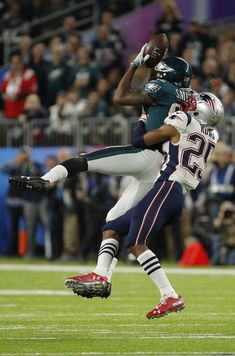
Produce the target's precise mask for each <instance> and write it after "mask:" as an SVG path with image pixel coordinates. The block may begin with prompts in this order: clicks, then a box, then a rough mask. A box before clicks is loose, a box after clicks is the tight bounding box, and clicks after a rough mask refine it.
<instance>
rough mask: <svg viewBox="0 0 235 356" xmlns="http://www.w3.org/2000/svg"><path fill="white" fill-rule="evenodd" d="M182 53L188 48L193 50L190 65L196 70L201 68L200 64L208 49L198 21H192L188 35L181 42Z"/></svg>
mask: <svg viewBox="0 0 235 356" xmlns="http://www.w3.org/2000/svg"><path fill="white" fill-rule="evenodd" d="M181 44H182V45H181V49H180V52H181V53H182V52H183V51H184V50H185V49H186V48H187V49H191V53H192V58H191V62H190V64H191V65H192V66H193V67H194V68H196V69H199V68H200V63H201V60H202V58H203V55H204V52H205V49H206V39H205V36H204V35H203V34H202V33H201V29H200V24H199V22H198V21H196V20H191V21H190V23H189V28H188V31H187V33H186V34H185V35H184V36H183V37H182V41H181Z"/></svg>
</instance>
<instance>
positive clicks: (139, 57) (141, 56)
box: [131, 43, 149, 68]
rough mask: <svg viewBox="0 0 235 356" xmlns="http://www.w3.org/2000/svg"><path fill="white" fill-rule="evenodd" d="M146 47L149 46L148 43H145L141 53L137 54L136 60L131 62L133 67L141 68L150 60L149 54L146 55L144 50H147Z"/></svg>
mask: <svg viewBox="0 0 235 356" xmlns="http://www.w3.org/2000/svg"><path fill="white" fill-rule="evenodd" d="M146 46H147V43H145V45H143V47H142V48H141V50H140V52H139V53H138V54H137V56H136V57H135V59H134V60H133V61H132V62H131V66H132V67H135V68H139V67H140V66H142V65H143V64H144V63H145V62H146V61H147V60H148V59H149V54H146V55H144V50H145V47H146Z"/></svg>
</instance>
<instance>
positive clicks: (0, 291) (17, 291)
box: [0, 289, 74, 297]
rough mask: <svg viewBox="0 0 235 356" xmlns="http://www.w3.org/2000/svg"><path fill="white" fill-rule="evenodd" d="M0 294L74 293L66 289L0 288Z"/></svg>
mask: <svg viewBox="0 0 235 356" xmlns="http://www.w3.org/2000/svg"><path fill="white" fill-rule="evenodd" d="M0 295H53V296H58V295H62V296H64V295H65V296H66V297H68V296H70V295H72V296H73V295H74V294H73V293H71V290H70V291H69V290H68V291H67V290H65V291H61V290H46V289H35V290H34V289H33V290H31V289H29V290H27V289H23V290H20V289H0Z"/></svg>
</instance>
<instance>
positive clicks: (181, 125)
mask: <svg viewBox="0 0 235 356" xmlns="http://www.w3.org/2000/svg"><path fill="white" fill-rule="evenodd" d="M190 122H191V117H190V116H189V115H188V114H187V113H184V112H180V111H177V112H175V113H173V114H171V115H169V116H167V117H166V119H165V121H164V124H163V125H162V126H161V127H160V128H159V129H155V130H152V131H149V132H147V133H146V132H145V128H144V124H142V123H141V122H140V123H139V125H142V130H138V132H137V131H136V133H135V135H134V136H133V137H132V141H131V144H132V145H133V146H134V147H138V148H149V147H150V146H153V145H156V144H158V143H161V142H164V141H167V140H170V141H171V142H172V143H178V142H179V140H180V134H181V133H183V132H184V130H185V129H186V127H187V126H188V125H189V124H190Z"/></svg>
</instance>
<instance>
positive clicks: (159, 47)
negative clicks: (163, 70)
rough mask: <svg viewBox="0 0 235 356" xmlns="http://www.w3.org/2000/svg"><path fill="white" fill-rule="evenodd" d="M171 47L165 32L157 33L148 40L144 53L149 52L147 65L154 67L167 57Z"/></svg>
mask: <svg viewBox="0 0 235 356" xmlns="http://www.w3.org/2000/svg"><path fill="white" fill-rule="evenodd" d="M168 47H169V42H168V39H167V36H166V34H165V33H160V34H158V35H156V36H155V37H154V38H153V39H152V40H151V41H149V42H148V44H147V46H146V48H145V51H144V54H145V55H146V54H149V56H150V57H149V59H147V61H146V62H145V64H146V67H148V68H154V67H155V66H156V65H157V64H158V63H159V62H160V61H161V60H162V59H163V58H165V56H166V54H167V51H168Z"/></svg>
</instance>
